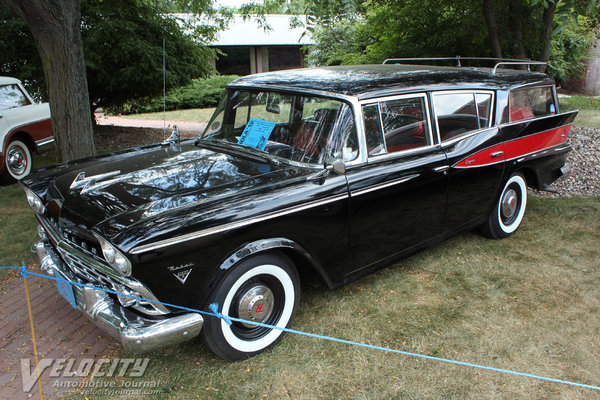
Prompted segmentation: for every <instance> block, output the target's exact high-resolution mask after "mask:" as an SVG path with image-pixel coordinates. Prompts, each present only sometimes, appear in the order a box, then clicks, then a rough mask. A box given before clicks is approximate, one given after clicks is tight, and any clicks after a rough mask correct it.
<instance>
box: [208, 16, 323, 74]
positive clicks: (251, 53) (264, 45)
mask: <svg viewBox="0 0 600 400" xmlns="http://www.w3.org/2000/svg"><path fill="white" fill-rule="evenodd" d="M294 18H297V19H299V20H300V21H301V22H303V23H305V22H306V18H305V17H304V16H294V15H281V14H270V15H265V18H264V21H263V22H262V25H261V23H260V22H259V21H258V20H257V19H256V18H248V19H246V20H244V19H243V18H242V16H241V15H236V16H234V18H233V20H232V21H230V22H229V25H228V27H227V29H226V30H224V31H221V32H219V33H218V37H217V39H216V40H215V41H214V42H212V43H210V46H211V47H215V48H217V49H219V50H220V51H221V52H222V53H224V54H223V55H221V56H219V59H217V60H215V69H216V70H217V71H219V73H221V74H224V75H229V74H235V75H248V74H255V73H258V72H267V71H277V70H282V69H291V68H301V67H304V66H305V64H304V53H303V51H302V47H303V46H307V45H311V44H314V42H313V40H312V39H311V37H310V32H308V31H307V30H306V28H305V27H303V26H299V27H294V26H293V25H294V24H293V22H294ZM264 26H268V28H266V29H265V28H264Z"/></svg>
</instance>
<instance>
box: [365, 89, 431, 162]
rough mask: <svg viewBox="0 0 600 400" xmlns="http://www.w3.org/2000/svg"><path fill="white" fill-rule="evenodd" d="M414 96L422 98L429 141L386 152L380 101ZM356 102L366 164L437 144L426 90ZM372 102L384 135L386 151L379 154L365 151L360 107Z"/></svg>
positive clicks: (428, 148) (418, 151)
mask: <svg viewBox="0 0 600 400" xmlns="http://www.w3.org/2000/svg"><path fill="white" fill-rule="evenodd" d="M416 97H420V98H423V100H424V104H425V114H426V117H425V118H424V119H423V120H424V121H427V130H428V135H429V136H428V138H429V142H430V143H429V144H427V145H425V146H422V147H417V148H414V149H407V150H400V151H395V152H393V153H388V152H387V143H386V142H385V132H384V131H383V130H384V128H383V121H382V120H381V118H382V116H381V103H384V102H387V101H392V100H399V99H406V98H416ZM357 104H358V107H359V111H360V118H361V127H362V133H363V137H362V141H363V145H364V149H363V154H364V155H366V163H367V164H370V163H374V162H380V161H386V160H390V159H395V158H399V157H404V156H407V155H412V154H419V153H423V152H426V151H429V150H431V149H432V148H435V147H436V146H438V144H437V143H436V142H435V137H434V135H433V129H432V126H431V106H430V104H429V97H428V95H427V92H422V91H420V92H414V93H403V94H398V95H391V96H384V97H378V98H371V99H366V100H359V101H357ZM373 104H377V109H378V110H379V119H380V124H381V129H382V134H383V135H384V145H385V148H386V152H385V153H381V154H376V155H373V156H369V155H368V152H367V139H366V136H365V134H366V132H365V127H364V115H363V112H362V107H363V106H368V105H373ZM357 114H358V113H357Z"/></svg>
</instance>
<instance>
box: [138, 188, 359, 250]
mask: <svg viewBox="0 0 600 400" xmlns="http://www.w3.org/2000/svg"><path fill="white" fill-rule="evenodd" d="M347 198H348V194H342V195H337V196H334V197H330V198H328V199H325V200H317V201H312V202H310V203H306V204H303V205H300V206H294V207H290V208H287V209H284V210H281V211H274V212H272V213H268V214H265V215H262V216H260V217H253V218H248V219H245V220H242V221H237V222H231V223H228V224H224V225H219V226H214V227H212V228H207V229H202V230H200V231H197V232H192V233H188V234H185V235H181V236H177V237H174V238H170V239H165V240H159V241H158V242H154V243H150V244H145V245H142V246H138V247H134V248H133V249H131V251H130V252H129V253H130V254H141V253H145V252H148V251H152V250H157V249H161V248H163V247H167V246H172V245H174V244H179V243H183V242H187V241H189V240H194V239H199V238H201V237H204V236H209V235H214V234H216V233H220V232H225V231H229V230H232V229H237V228H241V227H244V226H247V225H252V224H255V223H257V222H261V221H266V220H269V219H273V218H277V217H282V216H284V215H289V214H293V213H295V212H300V211H304V210H308V209H310V208H314V207H319V206H323V205H325V204H329V203H334V202H336V201H340V200H345V199H347Z"/></svg>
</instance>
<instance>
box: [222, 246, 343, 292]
mask: <svg viewBox="0 0 600 400" xmlns="http://www.w3.org/2000/svg"><path fill="white" fill-rule="evenodd" d="M274 250H282V251H283V252H284V254H286V255H288V256H290V254H292V255H295V256H293V257H290V258H292V261H293V262H294V264H295V268H296V270H297V271H298V273H299V274H300V276H301V277H302V273H301V272H302V269H304V270H306V269H307V268H309V269H312V270H313V271H314V272H316V273H317V274H318V275H319V278H321V279H322V280H323V281H324V282H325V283H326V284H327V286H329V287H333V285H332V282H331V280H330V279H329V277H328V275H327V274H326V273H325V271H324V269H323V267H322V265H321V263H320V262H319V261H318V260H316V259H315V258H314V257H313V256H312V255H311V254H310V253H309V252H308V251H307V250H306V249H305V248H304V247H303V246H301V245H300V244H298V243H297V242H295V241H294V240H292V239H288V238H285V237H274V238H266V239H260V240H255V241H253V242H249V243H245V244H243V245H241V246H240V247H238V248H237V249H236V250H235V251H234V252H233V253H232V254H231V255H230V256H229V257H228V258H227V259H225V261H223V262H222V263H221V265H220V266H219V268H218V271H220V272H226V271H228V270H229V269H230V268H231V267H232V266H234V265H236V264H237V263H239V262H240V261H242V260H244V259H246V258H248V257H251V256H255V255H257V254H262V253H266V252H269V251H274ZM298 261H300V262H301V264H300V265H299V264H298ZM218 275H221V274H218Z"/></svg>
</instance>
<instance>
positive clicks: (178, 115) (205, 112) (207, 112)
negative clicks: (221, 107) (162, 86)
mask: <svg viewBox="0 0 600 400" xmlns="http://www.w3.org/2000/svg"><path fill="white" fill-rule="evenodd" d="M214 111H215V109H214V108H194V109H189V110H175V111H167V112H166V113H165V114H163V113H162V112H157V113H145V114H130V115H123V117H125V118H131V119H160V120H162V119H163V118H166V120H167V121H195V122H208V120H209V119H210V117H212V115H213V112H214Z"/></svg>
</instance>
